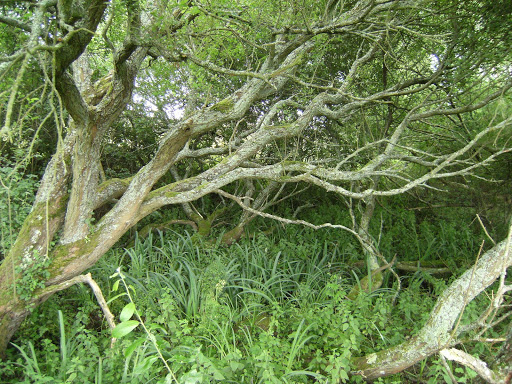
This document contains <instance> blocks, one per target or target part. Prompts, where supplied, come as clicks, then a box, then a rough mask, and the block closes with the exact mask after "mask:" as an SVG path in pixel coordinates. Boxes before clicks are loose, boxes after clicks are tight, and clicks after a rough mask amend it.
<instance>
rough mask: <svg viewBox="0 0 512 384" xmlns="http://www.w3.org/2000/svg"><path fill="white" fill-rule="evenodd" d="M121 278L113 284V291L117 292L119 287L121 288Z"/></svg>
mask: <svg viewBox="0 0 512 384" xmlns="http://www.w3.org/2000/svg"><path fill="white" fill-rule="evenodd" d="M120 281H121V280H116V282H115V283H114V285H113V286H112V292H116V291H117V290H118V289H119V282H120Z"/></svg>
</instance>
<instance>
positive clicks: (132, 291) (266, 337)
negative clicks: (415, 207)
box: [0, 224, 490, 384]
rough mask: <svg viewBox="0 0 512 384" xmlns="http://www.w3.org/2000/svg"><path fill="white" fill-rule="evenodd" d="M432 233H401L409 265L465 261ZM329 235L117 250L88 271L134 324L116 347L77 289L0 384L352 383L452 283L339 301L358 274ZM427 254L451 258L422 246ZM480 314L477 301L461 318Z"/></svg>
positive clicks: (433, 364)
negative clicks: (357, 361) (354, 364)
mask: <svg viewBox="0 0 512 384" xmlns="http://www.w3.org/2000/svg"><path fill="white" fill-rule="evenodd" d="M443 225H444V224H443ZM431 229H432V228H427V227H421V226H420V227H419V230H420V232H416V231H408V232H407V236H408V239H409V241H408V247H409V249H405V248H404V249H403V252H408V254H407V257H408V258H409V259H413V260H414V258H415V257H416V259H417V258H418V257H421V255H419V254H418V253H415V252H419V250H420V249H427V250H429V249H432V250H431V251H429V252H431V254H430V255H429V257H431V256H432V257H434V256H433V255H434V254H435V257H445V256H443V255H445V254H448V253H452V254H453V252H452V251H460V252H462V251H464V252H465V253H464V254H465V255H467V254H468V252H474V249H472V246H473V244H472V243H471V244H469V242H466V243H464V242H462V243H461V242H460V241H459V242H451V240H450V239H449V237H452V236H455V232H454V231H453V230H452V229H450V227H449V225H446V226H445V227H441V230H440V231H439V230H438V231H437V232H435V233H433V231H432V230H431ZM429 231H430V232H429ZM335 234H336V233H335V232H334V231H332V232H330V233H327V234H326V233H324V234H322V235H321V236H319V235H318V232H314V231H310V230H307V229H304V228H300V227H289V228H288V229H287V230H278V231H276V232H274V233H273V234H272V235H271V236H266V235H263V234H259V235H258V236H254V237H253V238H252V239H245V240H242V241H241V242H240V243H238V244H235V245H233V246H231V247H223V246H221V245H220V244H217V243H211V242H206V241H203V240H201V239H200V238H198V237H196V236H195V235H194V236H190V235H188V234H178V233H168V234H166V235H164V234H161V233H160V234H158V235H154V236H153V235H150V236H149V237H148V238H146V239H145V240H139V239H137V240H136V241H135V245H134V246H133V247H132V248H129V249H126V250H121V249H114V250H112V251H111V252H110V253H109V254H108V255H107V256H106V257H105V258H103V259H102V260H101V261H100V262H99V263H98V264H97V265H96V266H95V267H94V268H93V269H92V270H91V272H92V274H93V276H94V277H95V279H96V280H97V281H98V282H99V283H100V285H101V286H102V289H103V291H104V293H105V295H106V296H108V299H109V305H110V308H111V310H112V311H113V312H114V313H117V314H121V318H120V319H119V317H118V319H117V321H118V322H119V320H121V324H124V325H126V326H128V325H129V328H128V327H124V328H123V330H122V333H121V334H120V335H121V336H122V337H121V338H119V339H118V340H117V341H116V342H115V343H114V345H113V346H112V347H111V337H112V334H111V332H110V330H109V329H108V328H107V326H106V324H105V322H104V321H103V318H102V315H101V312H100V310H99V309H98V307H97V304H96V302H95V299H94V298H93V296H92V294H91V293H90V292H89V291H88V289H87V288H86V287H83V286H75V287H73V288H71V289H70V290H68V291H67V293H63V294H61V295H59V296H55V298H53V299H52V300H49V301H48V303H46V304H45V305H42V306H41V307H39V308H37V309H36V310H35V311H34V313H33V314H32V315H31V317H30V318H29V319H28V321H26V322H25V324H24V325H23V327H22V329H21V330H20V331H19V332H18V333H17V338H16V339H15V340H14V341H13V344H12V348H10V349H9V351H8V352H9V355H8V359H7V360H6V361H5V362H3V363H0V364H1V365H0V370H1V371H0V372H1V377H2V381H1V382H5V383H11V382H12V383H14V382H15V383H70V382H77V383H78V382H79V383H95V384H99V383H170V382H175V381H174V379H173V377H176V379H177V381H178V382H179V383H217V382H219V383H313V382H319V383H335V382H360V381H361V379H360V378H359V377H349V375H348V372H349V371H350V370H351V359H352V358H353V357H354V356H360V355H364V354H367V353H371V352H374V351H378V350H381V349H384V348H387V347H390V346H393V345H397V344H399V343H401V342H403V341H404V340H405V338H406V337H410V335H413V334H414V333H415V332H416V331H417V330H418V329H419V328H420V327H421V326H422V325H423V324H424V322H425V321H426V320H427V318H428V314H429V312H430V310H431V308H432V307H433V305H434V303H435V300H436V297H437V296H438V295H439V293H440V292H442V290H443V288H444V287H445V286H446V284H447V282H445V281H444V280H441V279H437V278H435V277H432V276H430V275H426V274H421V273H416V274H414V275H408V276H402V284H401V290H400V292H399V295H398V299H397V300H396V301H395V302H394V301H393V298H394V297H395V294H396V290H397V287H398V285H397V282H396V280H394V279H393V278H392V277H388V278H386V279H385V284H384V285H383V287H382V288H381V289H379V290H376V291H374V292H372V293H370V294H367V293H361V294H360V295H359V296H358V297H357V298H356V299H355V300H353V301H351V300H348V299H347V298H346V295H347V293H348V292H349V290H350V289H351V287H352V286H354V284H357V282H358V278H357V275H358V273H359V276H363V275H364V274H365V273H366V272H365V271H364V270H363V271H360V272H358V273H355V272H354V268H353V267H352V264H353V262H354V261H356V260H360V259H361V256H360V254H359V251H358V247H357V244H356V243H355V242H353V240H351V239H348V238H347V237H344V236H339V233H337V235H336V236H334V235H335ZM460 235H461V234H460V233H457V236H458V238H460ZM297 236H300V237H297ZM443 236H444V237H443ZM298 238H300V241H297V240H296V239H298ZM395 240H396V239H395V238H394V237H393V234H392V233H391V234H390V235H388V236H387V237H383V238H382V239H381V242H380V247H381V249H383V250H386V249H387V247H390V246H391V245H390V244H391V243H393V242H394V241H395ZM432 242H436V243H437V244H458V245H456V247H460V248H454V249H448V250H442V251H439V250H437V251H434V250H433V249H434V248H435V247H434V246H432V247H431V248H428V247H427V248H425V244H426V245H428V244H430V243H432ZM453 247H455V246H453ZM462 247H465V249H462ZM436 249H437V248H436ZM447 263H448V264H450V263H452V264H453V265H457V263H458V261H457V260H455V259H453V260H450V261H448V260H447ZM119 279H121V281H122V284H124V285H123V287H124V288H123V289H121V288H120V284H119V281H120V280H119ZM480 309H481V308H479V307H478V303H476V304H475V305H474V306H471V307H468V309H467V310H466V314H465V316H467V317H468V318H471V316H473V317H474V316H475V314H477V313H478V312H479V310H480ZM127 322H130V323H127ZM474 348H475V349H476V350H478V351H479V353H482V354H485V353H490V351H488V350H485V348H482V347H481V346H479V345H475V346H474ZM479 348H480V349H479ZM163 361H164V362H165V364H164V363H163ZM455 368H456V367H454V372H455V373H456V374H457V375H458V377H459V378H460V380H461V381H460V382H471V380H472V378H473V377H474V374H473V373H472V372H471V371H468V370H466V369H462V368H456V369H455ZM445 371H446V369H445V367H444V366H443V365H442V364H441V362H440V361H439V360H438V359H437V358H432V359H429V360H426V361H424V362H422V363H421V364H417V365H416V366H414V367H413V368H412V369H410V370H408V371H407V372H404V373H401V374H399V375H395V376H393V377H387V378H385V379H381V380H380V381H378V382H386V383H402V382H409V381H410V382H431V383H436V382H443V381H442V380H444V379H443V378H444V377H445V376H446V372H445ZM169 372H171V373H172V375H170V374H169Z"/></svg>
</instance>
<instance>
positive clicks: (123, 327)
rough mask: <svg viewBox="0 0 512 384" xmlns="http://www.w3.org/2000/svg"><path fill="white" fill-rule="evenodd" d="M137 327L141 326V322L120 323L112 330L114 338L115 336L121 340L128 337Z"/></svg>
mask: <svg viewBox="0 0 512 384" xmlns="http://www.w3.org/2000/svg"><path fill="white" fill-rule="evenodd" d="M137 325H139V322H138V321H137V320H128V321H124V322H122V323H119V324H117V325H116V327H115V328H114V329H113V330H112V336H114V337H115V338H117V339H119V338H121V337H123V336H126V335H127V334H129V333H130V332H131V331H133V329H134V328H136V327H137Z"/></svg>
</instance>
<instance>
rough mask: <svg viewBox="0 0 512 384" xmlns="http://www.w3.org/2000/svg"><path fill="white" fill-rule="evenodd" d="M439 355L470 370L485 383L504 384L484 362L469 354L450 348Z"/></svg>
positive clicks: (502, 379)
mask: <svg viewBox="0 0 512 384" xmlns="http://www.w3.org/2000/svg"><path fill="white" fill-rule="evenodd" d="M441 355H442V356H444V357H445V358H446V359H448V360H452V361H456V362H457V363H459V364H462V365H465V366H466V367H469V368H471V369H472V370H473V371H475V372H477V373H478V375H479V376H480V377H481V378H482V379H484V380H485V381H486V382H487V383H490V384H500V383H504V382H505V380H504V378H501V379H500V377H499V376H498V375H497V374H496V373H495V372H493V371H492V370H491V369H489V367H488V366H487V364H486V363H485V362H483V361H482V360H480V359H477V358H476V357H474V356H471V355H470V354H469V353H466V352H464V351H461V350H459V349H456V348H450V349H443V350H442V351H441Z"/></svg>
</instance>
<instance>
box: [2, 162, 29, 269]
mask: <svg viewBox="0 0 512 384" xmlns="http://www.w3.org/2000/svg"><path fill="white" fill-rule="evenodd" d="M0 164H1V166H0V260H1V258H2V257H1V256H2V255H5V254H6V253H7V251H8V250H9V248H10V246H11V245H12V244H13V242H14V239H15V234H16V233H17V232H18V231H19V229H20V228H21V225H22V224H23V221H24V220H25V218H26V216H27V215H28V213H29V211H30V208H31V206H32V202H33V199H34V192H35V191H36V190H37V187H38V180H37V177H36V176H35V175H31V174H26V173H25V172H23V169H22V168H21V167H20V166H18V165H16V164H13V163H11V162H10V161H9V160H8V159H6V158H4V157H2V156H0Z"/></svg>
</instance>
